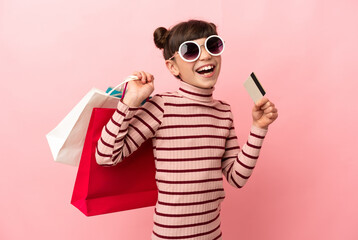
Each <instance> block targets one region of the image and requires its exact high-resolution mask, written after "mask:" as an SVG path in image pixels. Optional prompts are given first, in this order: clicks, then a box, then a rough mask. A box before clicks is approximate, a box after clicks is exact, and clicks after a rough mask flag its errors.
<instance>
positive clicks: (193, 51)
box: [169, 35, 225, 62]
mask: <svg viewBox="0 0 358 240" xmlns="http://www.w3.org/2000/svg"><path fill="white" fill-rule="evenodd" d="M204 46H205V49H206V51H207V52H208V53H209V54H210V55H212V56H219V55H220V54H222V53H223V52H224V48H225V44H224V40H223V39H222V38H221V37H219V36H217V35H211V36H209V37H208V38H207V39H206V40H205V43H204ZM177 53H179V55H180V57H181V58H182V59H183V60H184V61H186V62H194V61H196V60H197V59H198V58H199V56H200V54H201V46H200V45H199V44H198V43H197V42H194V41H185V42H183V43H182V44H180V46H179V50H178V51H177V52H175V53H174V55H173V56H172V57H170V58H169V60H172V59H173V58H174V57H175V55H176V54H177Z"/></svg>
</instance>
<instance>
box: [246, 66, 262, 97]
mask: <svg viewBox="0 0 358 240" xmlns="http://www.w3.org/2000/svg"><path fill="white" fill-rule="evenodd" d="M244 86H245V88H246V90H247V92H248V93H249V95H250V97H251V98H252V100H254V102H255V103H257V102H258V101H259V100H260V99H261V98H262V97H263V96H265V94H266V92H265V90H264V88H263V87H262V85H261V83H260V82H259V80H258V79H257V77H256V75H255V74H254V73H253V72H252V73H251V74H250V76H249V77H248V78H247V80H246V81H245V82H244Z"/></svg>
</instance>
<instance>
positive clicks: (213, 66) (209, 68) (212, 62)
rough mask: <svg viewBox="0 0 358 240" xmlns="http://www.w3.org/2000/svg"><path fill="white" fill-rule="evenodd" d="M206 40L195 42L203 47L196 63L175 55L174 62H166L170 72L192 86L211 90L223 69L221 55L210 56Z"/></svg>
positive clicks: (201, 39)
mask: <svg viewBox="0 0 358 240" xmlns="http://www.w3.org/2000/svg"><path fill="white" fill-rule="evenodd" d="M205 39H206V38H200V39H197V40H194V42H197V43H198V44H199V45H200V46H201V54H200V56H199V58H198V60H196V61H194V62H186V61H184V60H183V59H182V58H181V57H180V56H179V54H176V55H175V58H174V60H175V61H174V60H166V61H165V62H166V66H167V68H168V69H169V71H170V72H171V73H172V74H173V75H175V76H180V78H181V79H182V80H183V81H184V82H186V83H189V84H191V85H194V86H196V87H200V88H211V87H213V86H214V85H215V84H216V81H217V79H218V77H219V73H220V67H221V55H220V56H212V55H210V54H209V53H208V52H207V51H206V49H205V47H204V43H205Z"/></svg>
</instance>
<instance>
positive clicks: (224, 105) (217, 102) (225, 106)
mask: <svg viewBox="0 0 358 240" xmlns="http://www.w3.org/2000/svg"><path fill="white" fill-rule="evenodd" d="M214 102H215V105H216V106H218V107H220V108H221V109H223V110H227V111H230V112H231V105H230V104H229V103H228V102H226V101H223V100H217V99H214Z"/></svg>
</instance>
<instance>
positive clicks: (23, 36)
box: [0, 0, 358, 240]
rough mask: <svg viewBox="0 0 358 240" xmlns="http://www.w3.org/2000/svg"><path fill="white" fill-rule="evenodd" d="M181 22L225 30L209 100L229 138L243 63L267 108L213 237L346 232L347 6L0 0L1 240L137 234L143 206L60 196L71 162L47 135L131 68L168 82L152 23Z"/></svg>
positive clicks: (352, 69) (349, 172)
mask: <svg viewBox="0 0 358 240" xmlns="http://www.w3.org/2000/svg"><path fill="white" fill-rule="evenodd" d="M189 18H201V19H204V20H209V21H213V22H215V23H216V24H217V25H218V30H219V33H220V35H221V36H223V38H224V39H225V40H226V50H225V52H224V54H223V67H222V72H221V76H220V78H219V81H218V84H217V85H216V90H215V94H214V97H215V98H216V99H222V100H225V101H228V102H229V103H230V104H231V105H232V109H233V111H234V120H235V126H236V129H237V130H236V131H237V134H238V137H239V142H240V145H243V144H244V143H245V141H246V138H247V135H248V131H249V127H250V125H251V108H252V106H253V103H252V100H251V99H250V97H249V96H248V94H247V93H246V92H245V89H244V87H243V86H242V83H243V82H244V81H245V80H246V78H247V77H248V75H249V74H250V73H251V72H252V71H254V72H255V73H256V75H257V76H258V78H259V79H260V81H261V83H262V84H263V86H264V88H265V89H266V91H267V93H268V94H267V97H269V99H270V100H271V101H273V102H274V103H275V104H276V106H277V108H278V109H279V118H278V119H277V121H276V122H275V123H274V124H273V125H272V126H270V128H269V133H268V135H267V137H266V140H265V142H264V146H263V149H262V152H261V156H260V159H259V162H258V165H257V168H256V169H255V171H254V174H253V176H252V177H251V179H250V180H249V182H248V183H247V185H246V186H245V187H244V188H243V189H241V190H237V189H234V188H232V187H231V186H229V185H228V184H227V182H226V181H225V190H226V193H227V197H226V199H225V201H224V203H223V206H222V214H221V218H222V230H223V237H224V239H225V240H231V239H245V240H246V239H250V240H261V239H265V240H271V239H272V240H287V239H289V240H291V239H292V240H296V239H297V240H298V239H326V240H331V239H345V240H346V239H349V240H350V239H352V240H353V239H358V228H357V222H358V207H357V203H358V192H357V190H358V174H357V171H358V161H357V160H358V159H357V157H356V154H355V153H354V148H355V147H356V146H357V142H358V137H357V136H358V131H357V126H356V124H357V117H358V111H357V109H358V108H357V106H356V102H357V97H356V91H357V88H358V83H357V82H358V81H357V67H358V66H357V54H358V51H357V50H358V49H357V42H358V3H357V1H353V0H344V1H343V0H342V1H339V2H338V1H327V0H320V1H318V0H316V1H313V0H294V1H268V0H266V1H265V0H257V1H256V0H253V1H234V0H226V1H219V0H216V1H214V0H205V1H192V0H191V1H183V0H181V1H164V0H161V1H118V0H117V1H115V0H105V1H83V0H82V1H81V0H77V1H49V0H32V1H20V0H11V1H10V0H0V84H1V85H0V87H1V88H0V89H1V95H0V97H1V103H2V104H1V105H2V110H1V112H2V114H1V115H2V117H1V118H0V121H1V122H0V127H1V140H0V141H1V167H0V194H1V195H0V196H1V197H0V239H6V240H8V239H54V240H56V239H61V240H62V239H108V240H111V239H149V238H150V234H151V229H152V217H153V207H149V208H143V209H138V210H131V211H126V212H121V213H113V214H106V215H102V216H96V217H89V218H88V217H85V216H84V215H83V214H82V213H81V212H80V211H79V210H77V209H76V208H74V207H73V206H72V205H70V199H71V195H72V189H73V185H74V181H75V178H76V171H77V168H75V167H71V166H67V165H62V164H59V163H55V162H54V161H53V159H52V155H51V153H50V150H49V147H48V145H47V142H46V138H45V135H46V133H48V132H49V131H50V130H51V129H53V128H54V127H55V126H56V124H57V123H59V121H61V119H62V118H63V117H64V116H65V115H66V114H67V113H68V112H69V111H70V110H71V109H72V107H73V106H74V105H75V104H76V103H77V102H78V101H79V100H80V99H81V97H82V96H83V95H85V93H86V92H87V91H88V90H89V89H90V88H92V87H97V88H101V89H105V88H106V87H107V86H111V85H115V84H117V83H118V82H119V81H121V80H122V79H123V78H124V77H126V76H127V75H130V74H131V73H132V71H134V70H145V71H149V72H151V73H153V74H154V75H155V77H156V80H155V84H156V85H155V86H156V89H155V92H154V93H159V92H163V91H173V90H176V89H177V86H178V82H177V80H176V79H175V78H173V77H172V76H170V74H169V72H168V71H167V70H166V68H165V66H164V61H163V58H162V55H161V52H160V51H159V50H158V49H156V48H155V46H154V44H153V40H152V33H153V31H154V29H155V28H156V27H159V26H165V27H169V26H171V25H174V24H175V23H177V22H180V21H182V20H187V19H189Z"/></svg>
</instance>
